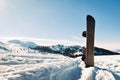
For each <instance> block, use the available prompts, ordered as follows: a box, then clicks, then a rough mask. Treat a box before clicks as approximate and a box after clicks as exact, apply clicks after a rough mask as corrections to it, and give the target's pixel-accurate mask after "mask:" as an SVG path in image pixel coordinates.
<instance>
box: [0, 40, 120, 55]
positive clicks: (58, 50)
mask: <svg viewBox="0 0 120 80" xmlns="http://www.w3.org/2000/svg"><path fill="white" fill-rule="evenodd" d="M84 49H85V48H84V47H81V46H79V45H72V46H65V45H61V44H58V45H51V46H40V45H38V44H36V43H34V42H33V41H21V40H9V41H8V43H3V42H0V51H4V52H14V53H42V54H45V53H51V54H62V55H64V56H69V57H78V56H82V54H83V50H84ZM94 54H95V55H119V54H120V53H117V52H113V51H110V50H106V49H103V48H98V47H95V48H94Z"/></svg>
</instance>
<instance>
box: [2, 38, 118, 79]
mask: <svg viewBox="0 0 120 80" xmlns="http://www.w3.org/2000/svg"><path fill="white" fill-rule="evenodd" d="M19 41H21V40H19ZM13 42H15V41H13ZM27 42H28V41H27ZM27 42H22V44H23V43H25V44H31V43H27ZM32 42H33V41H32ZM14 44H15V43H14ZM20 44H21V43H20ZM20 44H19V45H13V43H12V44H11V43H10V44H9V43H2V44H0V46H3V47H5V48H7V49H10V50H12V51H11V52H9V51H8V52H1V51H0V80H120V55H112V56H110V55H109V56H107V55H106V56H95V62H94V63H95V67H89V68H85V64H84V62H83V61H82V60H81V57H78V58H70V57H67V56H63V55H59V54H50V53H46V54H42V53H39V52H35V51H31V50H30V49H29V48H27V47H25V46H22V45H20ZM56 49H57V48H56ZM76 54H80V53H78V52H77V53H76Z"/></svg>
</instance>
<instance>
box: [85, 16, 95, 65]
mask: <svg viewBox="0 0 120 80" xmlns="http://www.w3.org/2000/svg"><path fill="white" fill-rule="evenodd" d="M86 24H87V25H86V28H87V29H86V53H85V55H86V59H85V64H86V67H93V66H94V33H95V19H94V18H93V17H92V16H90V15H87V17H86Z"/></svg>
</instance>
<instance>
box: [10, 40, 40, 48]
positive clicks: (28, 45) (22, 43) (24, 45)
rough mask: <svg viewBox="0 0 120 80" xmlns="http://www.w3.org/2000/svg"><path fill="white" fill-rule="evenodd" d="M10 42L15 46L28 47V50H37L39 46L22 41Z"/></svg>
mask: <svg viewBox="0 0 120 80" xmlns="http://www.w3.org/2000/svg"><path fill="white" fill-rule="evenodd" d="M8 42H9V43H13V44H18V45H20V46H22V47H27V48H35V47H36V46H38V45H37V44H35V43H33V42H27V41H20V40H10V41H8Z"/></svg>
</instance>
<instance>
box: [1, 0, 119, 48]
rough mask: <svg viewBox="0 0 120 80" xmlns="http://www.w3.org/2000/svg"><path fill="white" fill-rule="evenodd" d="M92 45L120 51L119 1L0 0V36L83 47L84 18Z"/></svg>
mask: <svg viewBox="0 0 120 80" xmlns="http://www.w3.org/2000/svg"><path fill="white" fill-rule="evenodd" d="M87 15H92V16H93V17H94V18H95V20H96V25H95V26H96V28H95V46H98V47H102V48H106V49H120V35H119V34H120V31H119V30H120V0H0V37H32V38H42V39H53V40H69V41H73V42H78V43H80V45H85V38H83V37H82V36H81V34H82V32H83V31H85V30H86V16H87Z"/></svg>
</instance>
